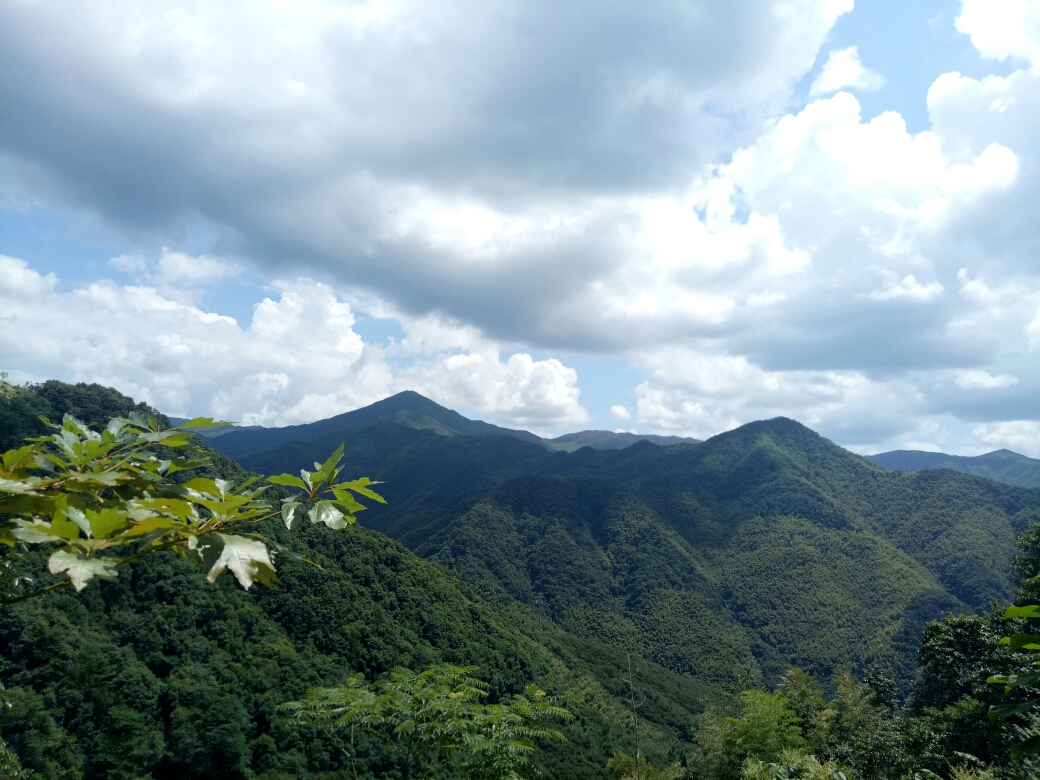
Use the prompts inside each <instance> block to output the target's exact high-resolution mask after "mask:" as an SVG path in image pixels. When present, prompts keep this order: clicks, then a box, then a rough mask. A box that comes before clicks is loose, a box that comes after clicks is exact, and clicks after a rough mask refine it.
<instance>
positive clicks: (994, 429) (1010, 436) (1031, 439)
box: [972, 420, 1040, 458]
mask: <svg viewBox="0 0 1040 780" xmlns="http://www.w3.org/2000/svg"><path fill="white" fill-rule="evenodd" d="M972 433H973V434H974V435H975V437H976V438H977V439H978V440H979V441H981V442H984V443H985V444H988V445H990V446H991V447H998V448H1001V449H1009V450H1012V451H1014V452H1018V453H1021V454H1023V455H1029V456H1030V457H1034V458H1035V457H1040V422H1037V421H1036V420H1007V421H1003V422H995V423H985V424H983V425H979V426H978V427H976V428H975V430H974V431H972Z"/></svg>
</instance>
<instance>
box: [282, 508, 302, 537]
mask: <svg viewBox="0 0 1040 780" xmlns="http://www.w3.org/2000/svg"><path fill="white" fill-rule="evenodd" d="M302 514H303V504H301V503H299V502H298V501H290V502H289V503H287V504H282V522H283V523H285V527H286V528H288V529H289V530H290V531H291V530H292V527H293V523H295V522H296V521H297V520H299V519H300V516H301V515H302Z"/></svg>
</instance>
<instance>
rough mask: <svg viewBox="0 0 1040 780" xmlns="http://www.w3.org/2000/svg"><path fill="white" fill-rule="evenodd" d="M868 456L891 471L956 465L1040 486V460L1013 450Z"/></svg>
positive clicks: (897, 452)
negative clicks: (972, 453)
mask: <svg viewBox="0 0 1040 780" xmlns="http://www.w3.org/2000/svg"><path fill="white" fill-rule="evenodd" d="M867 459H868V460H870V461H872V462H873V463H876V464H878V465H879V466H881V467H882V468H884V469H887V470H888V471H922V470H924V469H952V470H953V471H960V472H962V473H964V474H974V475H975V476H977V477H986V478H987V479H993V480H996V481H997V482H1005V483H1007V484H1008V485H1017V486H1018V487H1029V488H1035V487H1040V460H1037V459H1035V458H1027V457H1026V456H1025V455H1019V454H1018V453H1017V452H1012V451H1011V450H996V451H995V452H987V453H986V454H985V455H976V456H975V457H964V456H962V455H947V454H946V453H944V452H922V451H921V450H893V451H892V452H881V453H878V454H877V455H868V456H867Z"/></svg>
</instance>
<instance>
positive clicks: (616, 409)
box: [610, 404, 632, 420]
mask: <svg viewBox="0 0 1040 780" xmlns="http://www.w3.org/2000/svg"><path fill="white" fill-rule="evenodd" d="M610 416H611V417H613V418H614V419H615V420H631V419H632V412H630V411H628V409H626V408H625V407H624V406H622V405H621V404H615V405H614V406H612V407H610Z"/></svg>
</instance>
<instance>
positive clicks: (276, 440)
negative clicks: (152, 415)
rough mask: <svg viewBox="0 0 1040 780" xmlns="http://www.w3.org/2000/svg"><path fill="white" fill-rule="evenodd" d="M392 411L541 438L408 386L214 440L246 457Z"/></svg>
mask: <svg viewBox="0 0 1040 780" xmlns="http://www.w3.org/2000/svg"><path fill="white" fill-rule="evenodd" d="M393 415H400V419H401V420H402V422H404V423H405V424H409V423H408V422H407V421H418V423H417V424H419V425H420V426H430V427H431V428H433V429H436V430H441V431H443V432H444V433H450V434H462V435H470V436H482V435H506V436H513V437H516V438H517V439H521V440H523V441H530V442H540V441H541V439H539V438H538V437H537V436H535V435H534V434H533V433H529V432H528V431H516V430H512V429H511V428H500V427H499V426H497V425H492V424H491V423H486V422H482V421H480V420H469V419H467V418H465V417H463V416H462V415H461V414H459V413H458V412H454V411H452V410H451V409H445V408H444V407H443V406H440V405H439V404H436V403H434V402H433V401H431V400H430V399H428V398H425V397H423V396H421V395H419V394H418V393H413V392H411V391H410V390H409V391H405V392H403V393H398V394H397V395H393V396H390V397H389V398H385V399H383V400H382V401H377V402H376V403H374V404H372V405H371V406H366V407H364V408H362V409H355V410H354V411H353V412H346V413H345V414H339V415H336V416H335V417H330V418H328V419H327V420H319V421H317V422H313V423H308V424H307V425H290V426H287V427H285V428H248V427H247V428H235V429H233V430H231V431H230V432H228V433H226V434H224V435H221V436H220V437H219V438H214V439H213V441H212V442H211V443H212V444H213V446H214V447H217V448H218V449H220V451H221V452H223V453H224V454H226V455H228V456H229V457H232V458H234V459H236V460H243V459H246V458H249V457H251V456H255V455H257V454H258V453H261V452H266V451H268V450H271V449H273V448H275V447H279V446H283V445H286V444H289V443H291V442H314V441H317V440H320V439H321V438H322V437H324V436H328V435H330V434H335V435H339V434H340V432H342V431H348V430H351V429H353V428H356V427H358V426H360V425H365V424H367V423H370V422H372V421H373V420H378V419H383V418H386V417H391V416H393Z"/></svg>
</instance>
